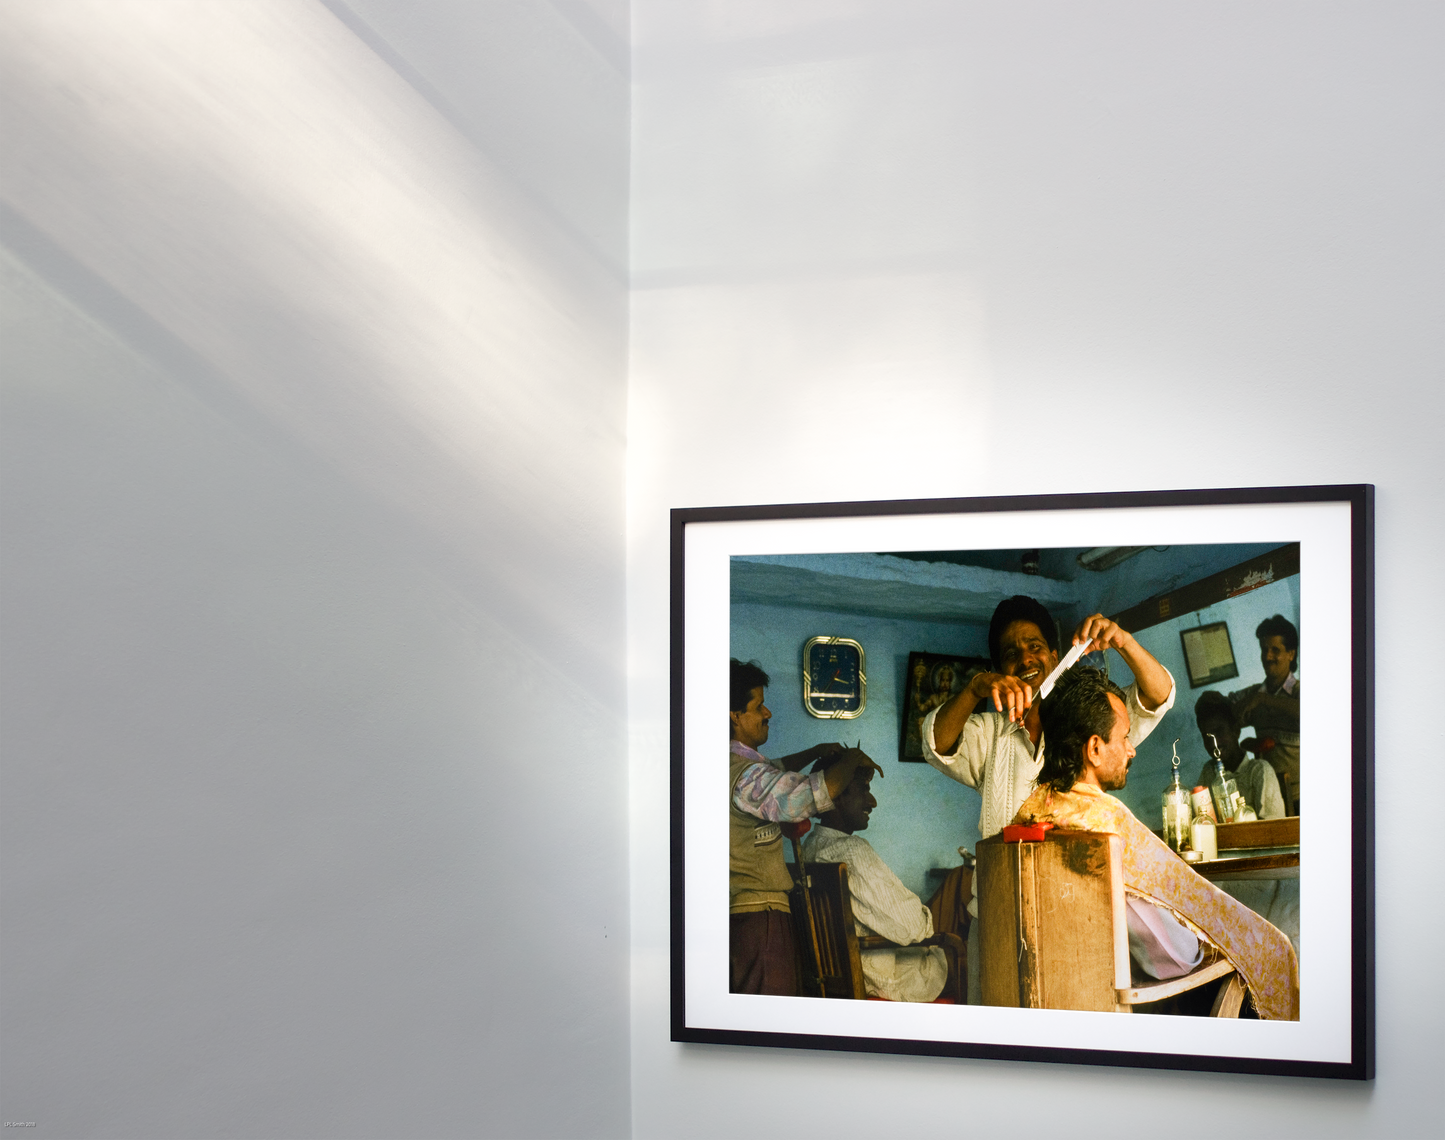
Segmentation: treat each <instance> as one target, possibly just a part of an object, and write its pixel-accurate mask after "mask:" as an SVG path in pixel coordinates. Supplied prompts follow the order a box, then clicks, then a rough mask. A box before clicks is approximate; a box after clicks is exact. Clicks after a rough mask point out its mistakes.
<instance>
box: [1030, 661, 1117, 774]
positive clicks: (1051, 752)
mask: <svg viewBox="0 0 1445 1140" xmlns="http://www.w3.org/2000/svg"><path fill="white" fill-rule="evenodd" d="M1110 693H1113V694H1114V695H1115V696H1116V697H1118V698H1119V699H1120V700H1121V701H1126V698H1125V696H1124V690H1123V689H1121V688H1119V686H1118V685H1116V684H1114V682H1113V681H1111V680H1109V677H1108V674H1107V673H1105V672H1104V671H1103V670H1102V669H1090V668H1088V667H1087V666H1080V665H1076V666H1074V668H1072V669H1070V670H1068V671H1067V672H1066V673H1064V675H1063V676H1062V677H1060V678H1059V679H1058V682H1057V683H1056V684H1055V685H1054V691H1053V692H1052V693H1050V694H1049V695H1048V696H1047V697H1045V698H1044V701H1043V703H1042V704H1041V705H1039V721H1040V723H1041V724H1042V725H1043V729H1044V766H1043V768H1042V769H1041V770H1040V771H1039V783H1040V784H1047V785H1049V787H1051V788H1053V789H1055V790H1056V791H1060V792H1067V791H1068V790H1069V789H1070V788H1072V787H1073V786H1074V785H1075V784H1076V783H1078V782H1079V777H1080V776H1081V775H1083V773H1084V746H1085V745H1086V744H1088V743H1089V738H1090V737H1093V736H1102V737H1103V738H1104V740H1106V741H1109V738H1110V736H1111V735H1112V733H1113V731H1114V706H1113V705H1112V704H1111V703H1110V702H1109V694H1110ZM1126 707H1127V701H1126ZM1111 743H1112V742H1111Z"/></svg>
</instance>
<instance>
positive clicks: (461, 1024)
mask: <svg viewBox="0 0 1445 1140" xmlns="http://www.w3.org/2000/svg"><path fill="white" fill-rule="evenodd" d="M407 7H408V6H407V5H395V4H393V5H387V4H384V3H368V4H358V5H357V8H356V11H354V12H352V11H349V10H343V9H342V8H341V6H340V5H337V6H336V10H329V9H328V8H326V7H323V6H322V5H320V4H315V3H309V2H305V3H301V2H295V3H293V2H278V0H257V2H248V3H245V4H220V5H218V4H208V3H190V2H183V3H162V2H146V3H124V2H115V0H107V2H105V3H97V4H87V3H74V4H63V5H54V4H48V3H40V2H37V3H25V4H9V5H6V6H5V8H4V11H3V13H0V108H3V121H4V123H5V127H4V133H5V142H4V147H5V160H4V162H3V163H0V246H3V249H0V322H3V325H0V346H3V348H0V354H3V361H0V372H3V389H0V412H3V420H0V427H3V449H0V454H3V462H4V469H3V485H0V487H3V497H0V507H3V526H4V538H5V541H4V546H3V551H0V556H3V582H4V590H3V598H0V600H3V624H4V657H3V668H4V675H3V702H4V704H3V715H4V726H5V733H4V747H5V757H4V758H5V801H4V802H5V826H4V829H3V843H4V869H5V873H4V914H5V921H4V927H3V936H4V947H3V951H4V953H3V956H4V962H5V985H4V992H3V998H4V1010H3V1022H4V1045H5V1056H4V1070H5V1081H4V1105H3V1113H0V1115H3V1117H4V1119H5V1120H6V1121H20V1122H28V1121H33V1122H35V1131H34V1133H33V1134H34V1135H37V1136H57V1137H76V1136H136V1137H162V1136H199V1135H219V1136H247V1137H253V1136H347V1137H353V1136H382V1137H390V1136H532V1135H537V1136H557V1135H568V1136H578V1135H589V1136H591V1135H610V1136H617V1135H623V1134H625V1133H626V1132H627V1131H628V1129H629V1106H628V1098H629V1091H628V1058H627V1052H626V1049H625V1047H624V1044H623V1043H624V1042H625V1041H626V1039H627V1033H628V1021H629V1009H628V999H627V986H628V953H627V941H628V929H627V925H628V918H627V913H628V912H627V872H626V866H627V835H626V828H625V824H624V822H623V821H624V820H625V817H626V813H627V805H628V797H627V783H626V781H627V769H626V735H625V726H626V718H625V700H626V688H625V678H624V661H623V653H622V649H621V647H622V644H623V639H624V635H625V631H624V625H623V606H624V580H623V578H624V545H623V532H624V509H625V506H624V504H625V500H624V476H625V470H624V446H625V439H624V431H625V426H626V425H625V401H626V391H625V385H626V358H625V353H626V335H627V326H626V318H625V314H626V292H625V276H624V272H623V266H622V265H621V264H620V260H621V250H622V249H623V247H624V243H625V235H626V214H625V186H626V163H627V147H628V133H627V132H628V123H627V113H628V107H627V101H628V94H627V81H626V75H625V71H621V70H618V68H617V66H616V61H615V60H609V58H608V56H607V53H606V52H605V51H603V50H600V49H599V47H598V43H599V42H600V43H602V44H603V46H604V47H606V44H607V25H606V22H605V20H604V19H603V18H602V17H603V16H604V15H606V12H607V6H606V5H599V6H598V7H599V10H600V11H601V12H602V15H597V14H596V13H593V15H594V16H596V19H595V20H593V22H592V23H588V22H587V21H586V20H585V19H574V18H573V17H576V16H577V15H578V10H579V8H581V7H584V6H579V5H576V4H572V5H566V4H559V5H557V6H552V5H545V4H531V3H523V2H518V3H514V4H488V5H472V6H468V7H469V8H470V11H469V12H468V13H466V15H467V21H466V22H465V24H464V25H454V26H448V25H447V23H446V21H445V20H442V22H441V23H440V24H436V25H433V24H428V23H427V22H426V21H425V20H423V19H421V18H420V16H421V15H423V14H426V15H430V16H438V15H442V16H444V15H446V12H445V11H444V10H443V9H442V8H434V9H429V10H427V12H426V13H421V12H420V11H418V19H417V20H415V21H414V22H413V23H412V24H408V23H407V20H406V18H405V17H406V14H407V13H406V8H407ZM613 7H616V6H615V5H613ZM338 13H339V14H338ZM451 15H452V16H457V15H458V14H457V13H456V12H452V13H451ZM622 15H623V18H624V22H623V25H622V29H621V33H620V35H621V36H622V37H623V38H621V39H619V40H618V41H617V42H618V43H620V44H622V45H623V47H622V56H623V58H624V61H625V34H626V25H625V15H626V10H625V5H623V6H622ZM341 16H344V17H346V19H345V20H343V19H342V18H340V17H341ZM367 19H370V20H373V21H375V26H372V25H369V24H367V23H366V20H367ZM377 27H379V28H381V31H377V30H376V28H377ZM599 29H600V30H599ZM450 34H455V35H458V36H462V35H465V36H469V37H472V38H473V39H484V40H485V41H486V47H487V50H488V51H490V52H492V53H494V54H495V55H497V56H500V57H506V56H507V55H508V54H509V52H510V54H511V55H512V56H513V57H516V56H522V57H525V56H526V54H527V53H528V52H531V53H534V54H537V55H540V56H542V57H545V58H547V59H549V60H550V61H551V63H552V73H551V75H550V76H549V81H548V82H547V83H545V84H538V83H528V82H524V81H523V80H524V78H525V77H519V76H517V75H515V74H514V75H512V76H510V77H508V76H506V75H502V76H493V77H492V82H491V84H490V86H488V85H481V86H479V87H478V86H472V87H469V86H467V85H466V84H465V83H464V82H461V80H462V79H463V78H464V76H458V75H457V74H456V69H457V68H458V66H459V65H458V63H457V61H456V58H455V55H454V54H449V51H450V50H451V49H452V47H453V45H451V44H449V43H447V42H446V37H447V36H448V35H450ZM387 35H392V36H394V37H395V40H396V44H395V46H393V45H392V44H391V43H390V41H388V40H387V38H386V37H387ZM374 49H375V50H374ZM378 51H381V52H383V54H384V55H385V58H383V55H379V54H378ZM408 59H410V60H411V61H412V62H411V63H410V65H409V66H404V65H406V64H407V60H408ZM449 69H451V70H449ZM428 77H430V78H429V79H428ZM499 121H500V122H503V123H505V124H506V127H507V130H509V131H511V132H514V134H513V135H511V136H508V135H507V132H506V131H503V130H502V128H501V127H500V126H498V123H499ZM558 124H562V125H563V126H565V127H566V130H562V129H561V128H559V126H558ZM529 131H534V132H535V133H537V134H539V135H543V136H546V137H547V138H548V139H549V144H548V147H547V148H543V149H544V153H536V152H526V153H519V151H518V149H517V147H516V145H515V138H516V137H526V136H527V134H528V132H529ZM504 136H505V137H504ZM599 156H600V157H599ZM569 163H570V164H571V165H570V166H569V165H568V164H569ZM559 169H560V170H561V173H560V174H559V173H558V171H559ZM579 171H580V173H581V174H582V175H591V176H594V177H593V180H592V181H591V182H590V183H589V181H588V178H587V177H572V178H571V180H570V182H569V179H568V174H569V172H570V173H571V174H572V175H576V174H577V172H579ZM559 181H560V182H562V183H566V184H567V185H565V193H560V192H558V189H557V188H558V183H559Z"/></svg>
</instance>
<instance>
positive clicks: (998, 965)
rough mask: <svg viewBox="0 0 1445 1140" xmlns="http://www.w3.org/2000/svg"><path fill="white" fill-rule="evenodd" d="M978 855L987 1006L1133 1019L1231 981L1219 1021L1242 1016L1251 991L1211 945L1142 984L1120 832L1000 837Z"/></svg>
mask: <svg viewBox="0 0 1445 1140" xmlns="http://www.w3.org/2000/svg"><path fill="white" fill-rule="evenodd" d="M1010 831H1012V829H1010ZM977 855H978V866H977V869H976V874H977V875H978V882H979V890H978V899H979V904H978V905H979V911H978V922H979V928H978V934H979V946H980V951H981V953H980V962H979V975H980V978H979V981H980V987H981V989H982V1001H983V1004H984V1005H1003V1006H1021V1007H1025V1008H1029V1009H1076V1010H1104V1011H1109V1012H1117V1013H1128V1012H1130V1011H1131V1010H1132V1009H1133V1008H1134V1007H1135V1006H1137V1005H1145V1004H1147V1003H1149V1002H1156V1001H1162V1000H1164V999H1165V998H1169V997H1173V996H1174V995H1176V994H1181V993H1185V992H1186V991H1188V990H1192V989H1195V988H1197V987H1199V986H1202V985H1205V984H1207V983H1209V982H1214V981H1217V980H1218V979H1220V978H1223V977H1225V976H1226V975H1228V976H1229V981H1228V983H1227V984H1225V985H1224V986H1222V987H1220V990H1219V995H1218V996H1217V997H1216V999H1215V1001H1214V1008H1213V1011H1212V1016H1214V1017H1238V1016H1239V1009H1240V1005H1241V1003H1242V1002H1243V999H1244V985H1243V983H1242V981H1241V980H1240V978H1239V975H1238V974H1237V973H1235V970H1234V967H1233V966H1232V965H1231V964H1230V963H1229V961H1228V960H1227V959H1225V958H1223V957H1220V956H1219V954H1218V952H1217V951H1212V950H1210V948H1209V947H1207V946H1206V948H1205V959H1204V962H1203V964H1202V965H1200V966H1199V967H1197V968H1196V969H1195V970H1194V971H1193V972H1192V973H1189V974H1186V975H1184V976H1183V977H1182V978H1172V979H1170V980H1169V981H1164V982H1157V981H1153V980H1150V982H1149V983H1148V984H1147V985H1135V984H1134V980H1133V978H1132V977H1131V975H1130V969H1129V932H1128V927H1127V925H1126V921H1125V907H1124V871H1123V847H1122V843H1121V841H1120V839H1119V837H1118V836H1117V835H1108V834H1104V833H1102V832H1094V831H1060V830H1052V831H1048V832H1046V833H1045V837H1044V838H1043V839H1042V840H1040V841H1024V842H1014V843H1011V842H1008V841H1006V840H1005V838H1004V836H1003V835H995V836H992V837H990V838H988V839H985V840H983V841H982V842H981V843H980V844H979V845H978V848H977Z"/></svg>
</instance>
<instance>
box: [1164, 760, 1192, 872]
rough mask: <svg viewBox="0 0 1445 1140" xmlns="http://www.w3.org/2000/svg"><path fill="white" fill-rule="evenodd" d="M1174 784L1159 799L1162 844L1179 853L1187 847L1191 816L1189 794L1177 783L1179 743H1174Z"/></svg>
mask: <svg viewBox="0 0 1445 1140" xmlns="http://www.w3.org/2000/svg"><path fill="white" fill-rule="evenodd" d="M1171 762H1172V763H1173V765H1174V782H1173V783H1171V784H1170V785H1169V786H1168V787H1167V788H1165V789H1164V795H1163V796H1162V797H1161V799H1162V803H1163V807H1164V842H1165V843H1167V844H1169V846H1170V847H1172V848H1174V850H1175V851H1179V850H1181V849H1182V848H1184V847H1187V846H1189V824H1190V817H1191V815H1192V814H1193V813H1192V810H1191V808H1190V805H1189V793H1188V792H1186V791H1185V790H1184V785H1183V784H1181V783H1180V782H1179V741H1177V740H1176V741H1175V742H1174V758H1173V760H1172V761H1171Z"/></svg>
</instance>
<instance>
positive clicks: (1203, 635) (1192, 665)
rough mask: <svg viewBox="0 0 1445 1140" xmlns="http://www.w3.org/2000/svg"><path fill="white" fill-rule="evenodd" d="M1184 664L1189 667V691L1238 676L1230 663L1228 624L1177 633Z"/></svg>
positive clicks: (1231, 651) (1199, 627) (1232, 644)
mask: <svg viewBox="0 0 1445 1140" xmlns="http://www.w3.org/2000/svg"><path fill="white" fill-rule="evenodd" d="M1179 640H1180V642H1181V643H1182V644H1183V646H1184V663H1185V664H1186V665H1187V666H1188V667H1189V687H1190V688H1191V689H1199V688H1202V687H1204V686H1205V685H1213V684H1215V683H1216V682H1218V681H1228V680H1229V679H1230V678H1231V677H1238V676H1239V665H1238V663H1236V661H1235V660H1234V643H1233V642H1232V641H1230V640H1229V623H1228V622H1226V621H1212V622H1210V623H1209V624H1208V625H1198V626H1195V627H1194V628H1193V629H1181V630H1180V631H1179Z"/></svg>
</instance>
